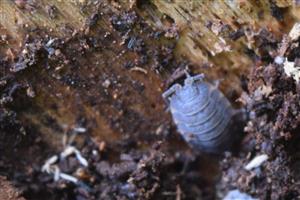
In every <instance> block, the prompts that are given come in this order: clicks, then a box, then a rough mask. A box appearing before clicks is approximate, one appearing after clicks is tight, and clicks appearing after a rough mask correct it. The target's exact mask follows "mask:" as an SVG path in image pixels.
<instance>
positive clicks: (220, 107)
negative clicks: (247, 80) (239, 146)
mask: <svg viewBox="0 0 300 200" xmlns="http://www.w3.org/2000/svg"><path fill="white" fill-rule="evenodd" d="M163 98H164V99H166V100H168V102H169V106H170V111H171V113H172V117H173V120H174V122H175V124H176V125H177V128H178V130H179V132H180V133H181V135H182V136H183V138H184V139H185V140H186V141H187V142H188V143H189V144H190V145H192V146H193V147H195V148H197V149H200V150H202V151H206V152H221V151H224V150H226V149H228V148H229V147H230V146H231V145H232V143H233V140H234V139H233V137H232V134H233V131H232V130H231V124H232V121H233V120H232V119H233V116H234V115H235V113H236V111H235V110H234V109H233V108H232V106H231V104H230V102H229V101H228V100H227V98H226V97H225V96H224V95H223V94H222V92H221V91H220V90H219V89H218V86H217V85H213V84H211V83H208V82H205V81H204V75H203V74H198V75H196V76H190V75H187V77H186V79H185V80H184V85H183V86H181V85H180V84H178V83H176V84H174V85H173V86H172V87H171V88H169V89H168V90H167V91H165V92H164V93H163Z"/></svg>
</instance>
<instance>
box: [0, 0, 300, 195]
mask: <svg viewBox="0 0 300 200" xmlns="http://www.w3.org/2000/svg"><path fill="white" fill-rule="evenodd" d="M255 2H256V3H254V1H253V2H252V1H251V2H248V1H240V2H239V3H238V5H236V4H234V5H233V4H229V3H228V4H227V3H223V2H222V1H211V2H208V3H207V4H204V3H201V2H200V1H199V2H198V1H187V2H186V3H185V1H151V2H144V1H123V2H117V1H99V2H98V1H95V2H92V1H78V2H75V1H38V2H36V1H30V0H28V1H25V0H24V1H22V0H16V1H9V0H2V1H1V8H0V9H1V10H0V12H1V13H0V14H1V22H0V23H1V26H0V27H1V29H0V31H1V35H2V36H3V37H1V41H0V42H1V47H0V52H1V69H3V70H1V73H2V74H1V82H0V83H1V84H0V85H1V115H0V123H2V124H3V126H1V127H0V128H1V131H4V133H5V134H7V133H10V132H11V130H12V133H13V134H10V135H9V137H6V135H5V134H4V138H5V139H7V140H4V141H5V142H3V143H2V141H1V143H0V144H1V146H4V145H5V143H6V146H7V147H8V148H7V149H6V151H7V152H8V153H7V154H6V155H7V157H6V158H4V159H3V161H5V162H7V163H8V164H3V163H2V164H1V166H3V168H4V169H5V170H3V172H1V173H2V174H5V175H10V176H12V175H14V176H15V174H16V172H19V173H20V174H22V176H20V177H16V178H12V177H11V180H16V182H18V184H20V185H19V186H20V187H21V188H22V189H23V191H24V194H25V196H26V197H28V199H30V198H34V197H35V198H40V197H42V196H45V195H49V198H53V199H55V198H62V199H68V198H73V197H78V196H79V197H80V198H97V197H98V198H99V197H101V198H108V197H110V196H111V195H112V194H116V195H117V196H118V197H120V198H129V197H128V195H129V196H130V195H134V198H140V199H145V198H149V199H151V198H155V197H156V198H166V199H168V198H170V199H174V196H175V197H176V198H177V199H180V198H184V197H185V198H195V196H197V197H199V198H202V197H203V198H207V199H211V198H213V197H214V195H215V193H216V192H215V191H214V181H215V180H214V178H215V174H216V170H215V167H213V166H212V165H214V163H215V162H212V164H208V167H207V166H206V165H205V164H203V160H204V161H205V158H195V157H196V156H195V153H191V152H190V151H189V150H186V149H187V148H186V146H185V145H184V144H183V143H182V141H181V140H180V139H179V138H178V136H175V138H174V135H175V134H174V133H175V132H176V131H175V130H174V127H173V126H172V123H171V120H170V117H169V115H168V114H167V113H165V112H164V111H165V105H164V103H163V101H162V99H161V93H162V91H163V90H164V89H165V88H166V86H167V85H168V84H169V83H170V82H172V80H171V79H172V77H173V76H172V74H173V72H174V71H176V70H177V72H178V68H179V69H184V68H186V67H187V66H189V67H190V68H191V69H192V71H193V72H194V73H197V72H205V73H206V75H207V76H208V77H209V78H211V79H221V80H222V79H224V83H222V89H223V91H225V92H226V95H227V96H228V97H229V98H231V100H233V101H234V100H236V99H237V97H238V96H239V94H240V93H241V91H242V88H243V87H242V86H243V84H242V83H241V80H240V79H241V78H240V77H241V75H242V74H245V76H246V75H247V73H248V72H249V69H250V67H251V66H252V65H253V63H255V62H256V63H257V64H259V63H260V62H269V61H270V60H272V59H274V56H276V54H274V53H273V52H274V51H273V49H274V48H273V47H274V46H276V45H277V44H278V42H279V41H281V37H282V34H283V33H284V32H285V33H286V32H287V31H289V29H290V27H291V26H292V25H293V23H294V21H296V20H299V18H300V16H299V8H297V7H296V6H295V5H292V4H290V3H289V2H286V1H276V2H271V3H270V2H262V3H260V4H259V3H257V2H259V1H255ZM228 50H231V51H228ZM179 71H180V70H179ZM173 75H174V74H173ZM74 127H84V128H86V129H87V130H88V134H89V135H92V136H93V137H92V138H93V141H90V139H86V138H85V139H84V142H82V141H81V142H80V141H79V142H78V143H79V144H80V145H79V146H80V147H82V148H84V149H85V152H84V155H85V156H88V157H90V160H89V161H90V162H91V163H92V164H91V166H92V167H91V168H93V169H97V170H96V171H97V172H95V170H90V171H88V173H90V174H91V178H90V179H89V181H86V182H87V183H88V184H91V185H92V184H95V185H96V186H99V187H98V189H95V191H94V193H88V192H87V191H85V190H84V189H82V188H80V187H79V188H75V189H73V186H72V185H68V186H69V188H68V187H67V188H64V186H63V183H61V182H58V183H57V184H53V183H52V180H49V179H50V178H49V175H45V174H41V173H40V170H39V167H40V166H41V165H42V164H43V161H44V160H45V158H46V155H47V156H48V155H49V156H50V155H52V153H53V152H59V151H60V150H61V149H62V145H61V140H62V135H63V133H66V132H67V133H70V132H72V128H74ZM12 128H13V129H12ZM8 129H10V130H9V131H8ZM1 137H2V136H1ZM24 138H25V139H24ZM156 141H164V143H163V145H158V146H159V147H158V146H157V145H154V147H153V148H152V149H151V150H150V152H149V153H146V152H144V147H145V146H147V147H148V146H151V145H152V144H153V143H155V142H156ZM22 142H23V143H22ZM94 143H95V144H94ZM2 144H3V145H2ZM18 144H19V146H20V149H18V148H16V151H13V149H15V147H16V146H18ZM104 144H106V145H104ZM97 145H98V146H97ZM30 146H32V147H30ZM103 148H104V149H105V150H104V152H102V151H103ZM93 149H98V150H99V152H100V156H98V157H96V158H93V155H92V150H93ZM20 151H23V152H20ZM39 152H41V153H39ZM17 153H20V155H23V156H26V155H27V154H28V153H32V155H33V157H32V158H31V157H29V158H26V160H27V162H24V163H25V164H24V163H20V162H18V161H13V160H14V159H15V158H16V157H18V156H19V154H17ZM8 155H9V156H11V158H9V157H8ZM124 156H125V157H126V156H127V157H126V159H124ZM34 158H36V160H34ZM128 159H129V161H128ZM139 160H140V161H139ZM70 162H71V163H72V162H74V161H70ZM100 162H104V163H105V164H103V163H102V165H100ZM114 162H121V164H117V163H114ZM28 163H34V164H32V165H31V166H30V167H29V168H30V172H26V170H25V169H26V168H27V167H28V166H26V165H27V164H28ZM186 163H188V164H186ZM17 164H19V166H17V167H10V166H11V165H12V166H14V165H17ZM74 165H75V164H74ZM99 165H100V166H99ZM128 165H129V166H132V167H128V168H129V169H127V170H128V171H126V170H125V168H126V166H128ZM186 165H187V166H186ZM103 166H106V167H104V168H105V169H107V170H108V169H110V168H111V167H112V168H113V169H114V170H113V171H114V172H115V173H116V174H117V175H116V174H106V173H104V172H103V170H104V169H102V167H103ZM124 166H125V167H124ZM136 166H142V167H141V168H139V167H138V168H136ZM61 167H62V169H64V168H66V170H68V168H67V167H66V166H65V165H64V164H62V166H61ZM199 168H201V170H203V172H202V171H199ZM170 169H171V170H170ZM124 170H125V171H124ZM162 170H167V171H169V172H168V173H166V174H164V173H161V172H160V171H162ZM207 170H211V171H212V172H210V173H206V172H207ZM71 171H72V170H71ZM104 171H105V170H104ZM26 177H27V179H26ZM36 177H38V178H36ZM99 177H100V178H103V180H104V181H103V182H101V181H99V180H98V178H99ZM172 177H175V178H174V179H175V182H176V185H175V184H174V183H173V182H174V180H173V178H172ZM195 177H196V178H197V179H198V180H195V179H196V178H195ZM92 179H93V180H94V182H93V181H91V180H92ZM127 180H130V184H129V185H127ZM40 183H45V186H43V187H36V184H38V185H39V184H40ZM116 183H117V184H116ZM114 184H116V185H118V187H117V188H115V187H113V185H114ZM189 184H192V185H191V186H189ZM105 185H108V187H106V186H105ZM124 188H125V189H124ZM55 189H57V190H59V191H60V193H57V194H55ZM93 189H94V188H93ZM103 191H105V192H104V193H102V195H103V196H99V195H98V196H97V194H98V193H100V192H103ZM87 193H88V194H87ZM124 193H127V194H124ZM39 195H41V196H39ZM256 195H257V194H256ZM82 196H83V197H82ZM86 196H87V197H86ZM79 197H78V198H79Z"/></svg>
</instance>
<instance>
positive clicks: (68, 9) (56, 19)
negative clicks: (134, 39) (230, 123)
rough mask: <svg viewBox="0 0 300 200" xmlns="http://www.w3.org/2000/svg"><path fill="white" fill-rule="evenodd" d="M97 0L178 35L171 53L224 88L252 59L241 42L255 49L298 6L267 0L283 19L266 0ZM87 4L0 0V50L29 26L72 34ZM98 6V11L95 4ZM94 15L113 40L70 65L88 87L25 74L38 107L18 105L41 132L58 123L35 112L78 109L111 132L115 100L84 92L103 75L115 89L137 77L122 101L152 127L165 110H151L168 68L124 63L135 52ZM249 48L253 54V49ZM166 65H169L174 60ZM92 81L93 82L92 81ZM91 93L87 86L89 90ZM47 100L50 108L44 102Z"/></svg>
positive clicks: (59, 114) (62, 115) (235, 83)
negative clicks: (2, 37)
mask: <svg viewBox="0 0 300 200" xmlns="http://www.w3.org/2000/svg"><path fill="white" fill-rule="evenodd" d="M101 4H102V7H101V8H102V9H103V8H105V7H107V10H110V12H115V13H120V12H121V11H122V10H126V9H130V8H133V9H134V10H136V11H137V12H138V13H139V14H140V15H141V16H142V17H144V18H145V19H146V21H148V23H149V24H150V25H151V26H152V27H153V28H154V29H157V30H163V31H165V36H166V37H167V38H168V37H169V38H178V39H179V40H178V43H177V45H176V49H175V52H176V54H175V55H176V56H177V57H178V58H185V59H187V60H189V61H190V62H191V63H194V64H193V65H194V71H195V72H203V71H204V72H207V73H208V76H209V77H211V78H214V79H221V80H224V84H223V85H225V86H226V89H225V91H227V92H232V91H235V92H240V91H241V87H240V78H239V77H240V75H241V74H243V73H247V71H248V69H249V67H250V66H251V65H253V62H252V61H251V59H250V58H249V57H248V56H247V55H246V54H245V52H244V51H245V49H256V48H254V47H255V45H256V44H255V42H254V40H253V35H254V34H257V33H258V32H259V31H260V29H262V28H266V29H268V30H269V31H271V32H273V33H275V34H277V35H278V36H281V35H282V33H284V31H285V30H289V29H286V27H290V26H291V25H292V24H293V22H294V21H295V20H299V18H300V16H299V8H297V7H296V5H294V4H292V3H289V2H288V1H276V2H274V5H278V6H279V7H280V9H281V8H282V9H284V11H285V12H284V17H285V19H286V20H284V21H280V20H281V19H280V17H281V16H272V10H271V9H270V8H271V4H270V2H267V1H266V2H264V1H253V2H252V1H236V2H233V1H224V2H223V1H180V0H178V1H161V0H158V1H156V0H155V1H153V2H150V3H145V4H143V2H140V1H137V2H135V1H128V2H127V1H125V2H122V3H118V2H115V1H111V2H103V3H101ZM95 5H96V4H95ZM92 6H93V2H92V1H91V2H89V1H54V0H53V1H39V2H38V3H37V2H35V1H10V0H2V1H1V11H0V12H1V27H2V29H1V30H2V33H5V34H6V35H7V36H8V37H9V41H10V43H9V44H6V45H4V46H2V47H1V50H2V51H3V50H5V52H6V53H7V52H8V51H11V49H12V51H13V52H14V53H16V52H18V49H21V48H22V44H23V41H24V40H25V38H26V33H27V32H28V30H34V29H41V30H44V31H47V32H48V34H49V35H56V36H58V37H65V36H67V35H68V34H70V32H71V34H74V33H72V31H74V30H77V31H84V29H85V26H86V23H87V22H88V20H89V19H88V17H89V16H91V14H92V12H94V11H95V9H91V7H92ZM85 8H88V9H85ZM278 9H279V8H278ZM99 12H100V13H101V12H102V11H101V9H100V8H99ZM280 14H281V13H280ZM276 17H277V19H276ZM100 18H101V20H99V22H96V23H97V27H96V28H94V29H95V30H97V29H102V30H103V31H102V33H105V32H107V33H109V34H112V37H113V38H114V39H112V40H110V41H111V43H112V44H110V45H109V46H110V47H111V48H113V49H104V50H103V51H102V52H97V53H93V54H92V56H93V58H92V59H91V62H90V63H88V62H87V60H86V58H85V59H83V63H84V64H83V65H82V66H74V67H78V71H77V72H76V73H77V74H80V75H81V76H82V78H83V79H86V80H88V82H89V83H92V84H89V83H88V85H89V87H90V88H89V89H88V90H86V89H84V88H78V87H70V86H66V85H63V84H62V83H61V81H60V80H55V78H50V77H49V76H48V75H47V73H46V72H44V71H42V72H41V73H40V75H39V76H40V79H36V80H32V81H33V82H35V83H36V84H33V85H35V86H34V87H35V88H34V89H35V90H36V94H37V97H35V99H34V100H33V101H34V104H35V105H36V107H37V108H38V109H39V110H41V112H39V113H36V112H31V113H30V112H23V115H24V116H23V119H27V120H29V121H31V123H33V124H36V125H41V126H40V127H41V132H43V133H45V135H46V136H47V137H50V135H53V134H51V132H60V131H61V130H53V128H51V126H49V124H48V125H47V123H43V122H41V119H43V118H51V119H54V121H56V122H57V123H58V126H60V127H65V126H70V125H71V124H74V123H76V118H77V117H78V116H80V115H83V116H85V117H87V118H88V119H89V120H88V121H93V125H92V124H89V126H90V129H91V131H92V132H93V133H94V134H95V135H98V136H99V135H100V138H101V139H103V140H110V139H115V137H112V135H118V134H116V133H114V132H115V131H117V132H119V131H120V130H122V127H119V129H117V130H113V129H112V128H111V127H110V125H109V123H115V122H109V120H112V119H109V116H116V115H120V117H121V118H122V117H125V116H126V115H123V113H121V114H120V113H119V111H118V110H117V109H116V108H114V107H112V106H110V103H108V104H103V103H100V102H99V101H98V100H94V101H96V102H98V104H96V105H91V103H88V102H89V101H91V100H90V99H91V98H95V99H97V98H103V97H100V96H101V95H100V94H99V95H100V96H97V95H95V94H97V92H96V91H99V90H103V88H97V87H98V85H99V82H100V81H103V82H105V81H106V80H104V79H103V77H104V75H105V77H106V79H107V80H108V81H111V82H115V85H121V87H120V89H122V90H123V89H124V88H126V87H127V86H126V84H129V85H132V84H133V83H134V82H138V84H142V85H143V88H144V92H143V93H136V92H135V91H134V90H135V89H134V88H130V87H129V89H128V90H129V91H128V92H129V93H132V94H131V95H132V96H134V98H135V100H134V101H133V100H132V99H129V100H127V103H125V104H126V107H130V108H131V109H132V110H133V111H135V112H136V113H137V114H138V115H140V116H143V118H145V119H144V121H152V120H153V119H155V121H156V123H154V124H155V125H153V126H152V125H150V124H151V123H149V126H152V130H153V131H154V130H155V127H156V126H158V125H159V124H160V121H161V120H163V118H164V117H163V118H162V117H158V115H160V114H158V113H163V105H162V104H163V103H162V100H161V98H160V95H161V91H162V90H163V89H164V88H163V87H162V86H163V85H162V83H163V80H164V79H167V78H168V76H170V73H169V72H167V73H166V74H164V75H163V76H159V75H157V74H156V73H155V72H154V71H151V70H150V71H149V70H147V71H148V72H149V73H147V74H143V73H139V72H138V71H128V70H124V69H123V67H122V65H123V64H124V63H125V62H126V59H129V60H133V61H134V59H135V57H136V56H139V55H136V54H135V53H131V52H129V53H126V55H125V56H121V57H120V56H119V54H120V52H122V51H125V50H126V47H125V46H124V45H122V39H120V38H119V36H118V35H117V34H114V33H113V29H112V27H111V25H110V24H111V22H110V19H109V17H107V16H105V15H104V17H100ZM142 34H143V33H142ZM244 35H246V36H244ZM10 48H11V49H10ZM256 53H257V54H258V55H259V52H256ZM93 62H94V63H93ZM92 63H93V64H92ZM108 66H109V67H108ZM40 67H41V68H43V67H45V66H40ZM136 67H139V66H136ZM148 67H149V66H148ZM173 67H174V69H176V66H173ZM146 68H147V67H146ZM133 69H138V68H133ZM100 77H102V78H100ZM112 77H113V78H112ZM115 77H117V78H115ZM118 77H126V78H118ZM31 78H34V76H33V77H31ZM58 79H59V78H58ZM110 79H114V80H110ZM118 79H119V80H118ZM30 81H31V80H30ZM93 82H96V83H95V84H93ZM129 82H131V83H129ZM132 86H133V85H132ZM228 86H229V87H228ZM107 90H110V88H108V89H107ZM91 91H93V92H91ZM108 93H109V94H108V96H109V95H111V97H112V98H113V99H114V101H116V102H117V101H118V100H119V99H120V101H121V102H122V103H124V101H126V97H125V96H122V97H120V96H118V95H119V94H118V93H122V92H121V91H119V89H116V88H113V89H111V91H110V92H108ZM90 94H93V95H92V96H93V97H92V96H91V95H90ZM122 95H124V94H122ZM104 99H105V98H104ZM54 105H55V107H56V109H52V108H51V107H53V106H54ZM149 105H155V109H154V110H153V109H151V108H149ZM41 116H42V117H41ZM150 130H151V129H150ZM150 132H151V131H150ZM54 135H55V134H54ZM58 135H60V134H58ZM51 137H52V136H51ZM58 137H60V136H58ZM50 141H51V140H50Z"/></svg>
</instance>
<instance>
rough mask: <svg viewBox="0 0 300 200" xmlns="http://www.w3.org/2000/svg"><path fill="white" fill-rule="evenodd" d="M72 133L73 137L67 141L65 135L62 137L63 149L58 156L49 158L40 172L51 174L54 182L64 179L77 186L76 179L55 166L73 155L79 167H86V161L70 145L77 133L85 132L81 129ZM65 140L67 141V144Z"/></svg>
mask: <svg viewBox="0 0 300 200" xmlns="http://www.w3.org/2000/svg"><path fill="white" fill-rule="evenodd" d="M73 131H74V132H73V135H71V136H72V137H70V138H69V140H68V139H67V137H66V135H64V137H63V146H64V147H65V148H64V150H63V151H62V152H61V153H60V154H59V156H58V155H54V156H52V157H50V158H49V159H47V160H46V162H45V164H44V165H43V166H42V169H41V170H42V172H46V173H48V174H52V175H53V176H54V181H58V180H59V179H64V180H66V181H70V182H73V183H75V184H77V183H78V182H79V180H78V179H77V178H76V177H74V176H71V175H69V174H66V173H62V172H61V170H60V169H59V166H58V164H57V163H58V162H59V160H64V159H65V158H67V157H68V156H71V155H73V154H74V155H75V157H76V158H77V160H78V161H79V163H80V164H81V165H83V166H84V167H88V161H87V160H86V159H85V158H84V157H83V156H82V155H81V153H80V151H79V150H78V149H77V148H76V147H74V146H72V145H70V144H71V143H72V142H73V140H74V139H75V137H76V135H77V133H78V132H81V133H82V132H85V131H86V130H85V129H83V128H77V129H76V130H73ZM74 134H75V135H74ZM67 140H68V142H67Z"/></svg>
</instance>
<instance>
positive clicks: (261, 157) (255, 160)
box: [245, 154, 269, 171]
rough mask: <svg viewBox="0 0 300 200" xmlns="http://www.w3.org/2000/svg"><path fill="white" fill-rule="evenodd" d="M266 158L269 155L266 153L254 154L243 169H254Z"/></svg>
mask: <svg viewBox="0 0 300 200" xmlns="http://www.w3.org/2000/svg"><path fill="white" fill-rule="evenodd" d="M268 158H269V157H268V155H266V154H262V155H259V156H256V157H255V158H253V159H252V160H251V161H250V162H249V163H248V164H247V165H246V166H245V169H246V170H249V171H250V170H252V169H255V168H257V167H259V166H261V165H262V164H263V163H264V162H265V161H266V160H268Z"/></svg>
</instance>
